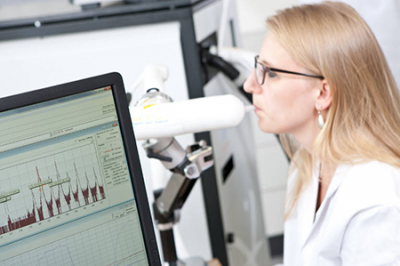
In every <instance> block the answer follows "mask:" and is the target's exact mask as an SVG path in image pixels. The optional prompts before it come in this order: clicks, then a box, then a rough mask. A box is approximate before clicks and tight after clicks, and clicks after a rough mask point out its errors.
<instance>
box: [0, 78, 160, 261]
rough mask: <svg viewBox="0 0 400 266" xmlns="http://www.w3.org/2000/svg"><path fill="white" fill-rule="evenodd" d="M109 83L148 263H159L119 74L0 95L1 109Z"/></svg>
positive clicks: (56, 97) (85, 90) (40, 101)
mask: <svg viewBox="0 0 400 266" xmlns="http://www.w3.org/2000/svg"><path fill="white" fill-rule="evenodd" d="M107 86H111V88H112V92H113V96H114V102H115V107H116V112H117V115H118V120H119V125H120V129H121V135H122V140H123V143H124V149H125V154H126V159H127V164H128V168H129V172H130V174H131V180H132V184H133V192H134V195H135V200H136V205H137V211H138V215H139V220H140V226H141V229H142V233H143V239H144V244H145V247H146V254H147V258H148V261H149V264H150V265H152V266H153V265H154V266H158V265H161V262H160V256H159V252H158V248H157V242H156V238H155V233H154V227H153V221H152V218H151V214H150V209H149V204H148V198H147V193H146V188H145V185H144V180H143V174H142V168H141V166H140V161H139V154H138V151H137V146H136V141H135V136H134V133H133V128H132V122H131V116H130V113H129V109H128V102H127V98H126V94H125V89H124V85H123V80H122V76H121V75H120V74H119V73H116V72H114V73H109V74H105V75H101V76H96V77H91V78H87V79H83V80H78V81H74V82H70V83H65V84H61V85H57V86H53V87H48V88H44V89H40V90H35V91H30V92H26V93H22V94H17V95H12V96H9V97H5V98H1V99H0V112H4V111H8V110H12V109H16V108H21V107H25V106H29V105H33V104H37V103H42V102H45V101H50V100H55V99H59V98H61V97H66V96H71V95H74V94H77V93H82V92H87V91H91V90H94V89H99V88H104V87H107Z"/></svg>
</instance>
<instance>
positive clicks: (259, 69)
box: [255, 62, 265, 85]
mask: <svg viewBox="0 0 400 266" xmlns="http://www.w3.org/2000/svg"><path fill="white" fill-rule="evenodd" d="M255 69H256V80H257V83H258V84H260V85H262V84H263V81H264V75H265V72H264V68H263V66H262V65H261V64H260V63H258V62H256V66H255Z"/></svg>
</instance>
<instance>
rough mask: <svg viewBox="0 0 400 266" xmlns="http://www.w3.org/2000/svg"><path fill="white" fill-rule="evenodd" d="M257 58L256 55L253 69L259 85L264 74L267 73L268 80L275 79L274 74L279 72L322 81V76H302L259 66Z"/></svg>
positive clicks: (262, 80)
mask: <svg viewBox="0 0 400 266" xmlns="http://www.w3.org/2000/svg"><path fill="white" fill-rule="evenodd" d="M258 58H259V56H258V55H257V56H256V57H254V69H255V72H256V80H257V83H258V84H260V85H263V84H264V80H265V73H267V72H268V76H269V77H270V78H274V77H276V74H275V73H274V72H281V73H286V74H293V75H300V76H306V77H310V78H318V79H324V77H323V76H317V75H311V74H304V73H298V72H293V71H288V70H282V69H278V68H272V67H267V66H264V65H263V64H261V63H260V62H259V61H258Z"/></svg>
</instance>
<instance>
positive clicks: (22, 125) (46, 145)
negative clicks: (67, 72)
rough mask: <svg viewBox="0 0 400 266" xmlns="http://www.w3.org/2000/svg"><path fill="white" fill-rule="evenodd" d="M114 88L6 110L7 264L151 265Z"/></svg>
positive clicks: (0, 184)
mask: <svg viewBox="0 0 400 266" xmlns="http://www.w3.org/2000/svg"><path fill="white" fill-rule="evenodd" d="M131 175H132V173H131V172H130V170H129V167H128V164H127V158H126V154H125V148H124V141H123V137H122V134H121V127H120V121H119V119H118V114H117V111H116V106H115V101H114V97H113V92H112V87H103V88H98V89H95V90H91V91H86V92H82V93H78V94H74V95H72V96H66V97H62V98H59V99H55V100H50V101H46V102H41V103H37V104H33V105H29V106H24V107H21V108H17V109H12V110H7V111H4V112H0V265H85V266H87V265H135V266H142V265H149V263H148V258H147V255H146V248H145V244H144V239H143V234H142V229H141V224H140V220H139V215H138V212H137V204H136V201H135V193H134V190H133V183H132V180H131Z"/></svg>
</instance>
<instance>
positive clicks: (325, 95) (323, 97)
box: [315, 79, 332, 111]
mask: <svg viewBox="0 0 400 266" xmlns="http://www.w3.org/2000/svg"><path fill="white" fill-rule="evenodd" d="M315 104H316V106H318V107H319V106H321V107H320V108H318V110H321V111H322V110H326V109H328V108H329V106H331V104H332V90H331V87H330V86H329V84H328V82H327V81H326V79H323V80H322V81H321V82H320V84H319V92H318V94H317V98H316V102H315Z"/></svg>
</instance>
